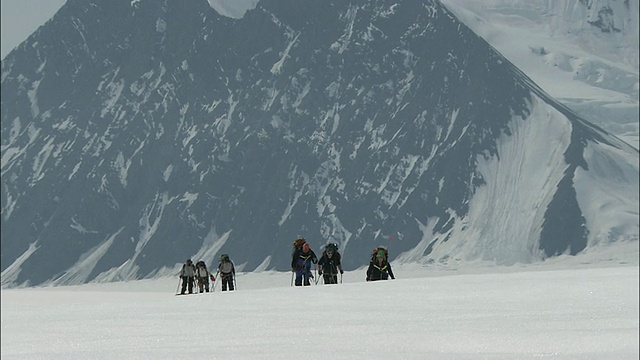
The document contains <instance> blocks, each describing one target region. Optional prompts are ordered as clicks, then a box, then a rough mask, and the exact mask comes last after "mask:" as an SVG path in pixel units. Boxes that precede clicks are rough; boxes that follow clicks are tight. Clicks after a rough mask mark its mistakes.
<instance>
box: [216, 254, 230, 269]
mask: <svg viewBox="0 0 640 360" xmlns="http://www.w3.org/2000/svg"><path fill="white" fill-rule="evenodd" d="M218 270H220V272H221V273H223V274H229V273H231V272H232V271H233V264H232V263H231V260H230V259H229V255H227V254H222V256H220V265H218Z"/></svg>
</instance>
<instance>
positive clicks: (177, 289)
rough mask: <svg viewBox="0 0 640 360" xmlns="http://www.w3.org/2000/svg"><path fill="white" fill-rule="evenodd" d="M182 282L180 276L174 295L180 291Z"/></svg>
mask: <svg viewBox="0 0 640 360" xmlns="http://www.w3.org/2000/svg"><path fill="white" fill-rule="evenodd" d="M181 282H182V276H180V277H179V278H178V287H177V288H176V294H177V293H178V291H180V283H181Z"/></svg>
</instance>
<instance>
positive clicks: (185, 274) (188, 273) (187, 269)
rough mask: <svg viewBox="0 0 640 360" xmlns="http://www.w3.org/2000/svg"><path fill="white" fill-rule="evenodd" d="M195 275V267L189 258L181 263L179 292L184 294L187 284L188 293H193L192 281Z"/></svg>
mask: <svg viewBox="0 0 640 360" xmlns="http://www.w3.org/2000/svg"><path fill="white" fill-rule="evenodd" d="M195 276H196V267H195V266H194V265H193V262H192V261H191V259H189V260H187V262H186V263H184V264H183V265H182V270H180V277H181V278H182V290H181V291H180V294H184V293H185V292H186V291H187V286H188V287H189V294H193V281H194V277H195Z"/></svg>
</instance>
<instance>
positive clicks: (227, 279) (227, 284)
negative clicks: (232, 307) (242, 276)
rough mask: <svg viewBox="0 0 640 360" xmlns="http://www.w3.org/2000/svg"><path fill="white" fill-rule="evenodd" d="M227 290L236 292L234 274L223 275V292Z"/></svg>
mask: <svg viewBox="0 0 640 360" xmlns="http://www.w3.org/2000/svg"><path fill="white" fill-rule="evenodd" d="M227 288H229V290H230V291H233V290H235V288H234V287H233V274H222V291H227Z"/></svg>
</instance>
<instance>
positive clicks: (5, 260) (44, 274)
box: [1, 0, 639, 285]
mask: <svg viewBox="0 0 640 360" xmlns="http://www.w3.org/2000/svg"><path fill="white" fill-rule="evenodd" d="M131 5H132V4H131V2H130V1H113V2H103V1H70V2H68V3H67V4H66V5H65V6H64V7H63V8H62V9H61V10H60V11H59V12H58V14H57V15H56V17H55V18H54V19H53V20H52V21H50V22H49V23H47V24H46V25H45V27H43V29H41V31H39V32H38V33H36V34H35V35H34V36H32V37H31V38H30V39H29V41H28V42H27V43H25V44H23V45H21V46H20V47H19V48H18V49H17V50H16V51H14V52H12V53H11V54H10V55H9V56H8V57H7V59H6V60H5V61H3V62H2V93H3V96H2V167H1V169H2V227H1V231H2V255H1V256H2V266H3V268H2V283H3V284H9V285H20V284H43V283H50V284H78V283H84V282H89V281H116V280H126V279H134V278H146V277H155V276H161V275H170V274H175V273H176V272H177V269H178V267H179V265H180V264H181V263H182V262H183V261H184V259H187V258H193V259H203V260H204V261H205V262H206V263H208V264H213V263H214V261H216V260H217V258H218V256H219V254H220V253H228V254H232V255H233V257H234V258H235V261H236V265H237V268H238V270H239V271H243V270H244V271H252V270H255V269H259V270H262V269H275V270H287V269H289V267H290V261H291V259H290V256H291V243H292V241H293V240H294V239H296V238H298V237H300V236H304V237H305V238H306V239H307V240H308V241H309V242H310V243H311V245H312V247H313V248H314V249H315V250H318V251H319V250H320V249H321V248H322V246H323V245H324V244H326V243H327V242H335V243H338V244H339V246H340V249H341V252H342V254H343V259H344V265H345V267H346V268H347V269H355V268H358V267H361V266H363V265H366V264H367V263H368V257H369V254H370V251H371V249H372V248H373V247H375V246H377V245H380V244H382V245H385V246H387V247H388V248H389V249H390V252H391V255H390V256H391V259H394V260H396V261H398V262H419V263H435V262H437V263H453V264H455V263H457V262H460V261H476V260H488V261H493V262H495V263H499V264H513V263H519V262H536V261H540V260H542V259H545V258H548V257H553V256H556V255H559V254H565V253H566V254H577V253H579V252H581V251H585V250H588V249H590V248H592V247H596V246H600V245H606V244H611V243H613V242H618V241H638V213H637V206H638V191H637V189H638V185H639V183H638V151H637V150H635V149H633V148H632V147H630V146H628V145H627V144H625V143H624V142H622V141H620V140H619V139H617V138H616V137H614V136H611V135H610V134H608V133H607V132H606V131H604V130H602V129H600V128H599V127H597V126H594V125H592V124H590V123H588V122H586V121H585V120H584V119H582V118H581V117H579V116H578V115H576V114H575V113H573V112H572V111H571V110H569V109H568V108H566V107H565V106H563V105H561V104H559V103H557V102H556V101H555V100H554V99H552V98H551V97H550V96H549V95H547V94H546V93H545V92H544V91H542V90H541V89H540V88H539V87H538V86H537V85H536V84H535V83H534V82H533V81H532V80H531V79H530V78H529V77H527V76H526V75H524V73H522V72H521V71H520V70H519V69H518V68H516V67H515V66H513V65H512V64H511V63H510V62H509V61H507V60H506V59H505V58H504V57H503V56H502V55H500V54H499V53H498V52H496V51H495V50H494V49H493V48H492V47H490V46H489V45H488V44H487V43H486V42H485V41H483V40H482V39H481V38H479V37H478V36H477V35H476V34H474V33H473V32H472V31H471V30H470V29H469V28H467V27H466V26H465V25H463V24H462V23H460V22H459V21H458V20H457V19H456V17H455V16H454V15H453V14H452V13H451V12H450V11H449V10H448V9H447V8H445V7H444V6H442V4H440V2H437V1H419V0H414V1H403V2H402V3H398V4H393V5H389V4H388V3H386V2H384V1H364V0H362V1H355V0H354V1H348V2H345V1H334V2H326V3H324V2H323V3H314V2H312V3H304V4H303V3H300V2H295V3H287V4H284V3H283V2H281V1H276V0H262V1H260V2H259V3H258V4H257V6H256V7H255V9H253V10H251V11H247V12H246V13H245V14H244V16H242V17H241V18H239V19H232V18H229V17H227V16H221V15H220V14H219V13H218V12H216V11H215V10H213V9H212V8H211V7H210V6H207V4H206V3H204V2H202V3H198V5H194V6H188V7H185V6H183V5H181V4H179V3H176V2H157V1H152V0H147V1H145V0H140V1H138V2H136V3H135V7H136V9H135V11H132V10H131ZM114 19H117V20H114ZM7 105H9V106H7Z"/></svg>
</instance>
